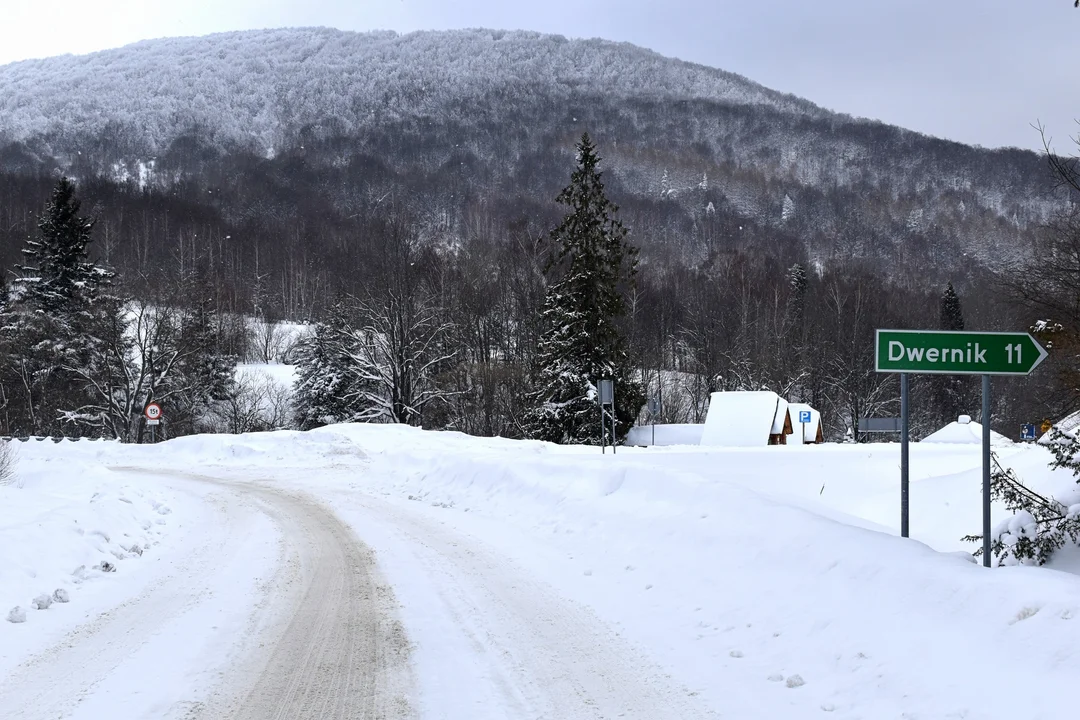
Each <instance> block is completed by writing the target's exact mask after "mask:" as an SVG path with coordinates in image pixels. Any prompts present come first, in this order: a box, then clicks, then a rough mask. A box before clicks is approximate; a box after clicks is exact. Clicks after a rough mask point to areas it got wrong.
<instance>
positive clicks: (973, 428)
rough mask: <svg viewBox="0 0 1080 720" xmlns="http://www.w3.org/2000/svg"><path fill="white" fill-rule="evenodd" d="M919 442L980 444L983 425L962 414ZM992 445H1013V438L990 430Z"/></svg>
mask: <svg viewBox="0 0 1080 720" xmlns="http://www.w3.org/2000/svg"><path fill="white" fill-rule="evenodd" d="M919 442H924V443H946V444H950V445H979V444H981V443H982V425H981V424H980V423H977V422H972V421H971V417H970V416H968V415H961V416H960V417H959V419H957V421H956V422H951V423H949V424H948V425H946V426H945V427H943V428H941V429H940V430H938V431H937V432H935V433H931V434H929V435H927V436H926V437H924V438H923V439H922V440H920V441H919ZM990 444H991V445H1012V440H1010V439H1009V438H1007V437H1005V436H1004V435H1002V434H1001V433H996V432H994V431H993V430H991V431H990Z"/></svg>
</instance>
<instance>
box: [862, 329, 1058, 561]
mask: <svg viewBox="0 0 1080 720" xmlns="http://www.w3.org/2000/svg"><path fill="white" fill-rule="evenodd" d="M1046 355H1047V352H1046V350H1045V348H1043V347H1042V346H1041V345H1039V343H1038V342H1036V340H1035V338H1033V337H1032V336H1031V335H1029V334H1028V333H1001V332H964V331H952V330H878V331H877V339H876V341H875V360H876V370H877V371H878V372H895V373H900V423H901V429H900V534H901V535H902V536H903V537H908V535H909V532H908V427H909V423H908V377H907V376H908V374H909V373H915V374H920V375H921V374H934V375H981V376H982V456H983V457H982V461H983V507H982V510H983V565H985V566H986V567H990V376H991V375H1027V374H1029V373H1030V372H1031V371H1032V370H1034V369H1035V368H1036V367H1038V366H1039V363H1041V362H1042V361H1043V360H1045V359H1046Z"/></svg>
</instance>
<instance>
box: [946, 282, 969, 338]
mask: <svg viewBox="0 0 1080 720" xmlns="http://www.w3.org/2000/svg"><path fill="white" fill-rule="evenodd" d="M941 329H942V330H963V329H964V311H963V308H961V307H960V297H959V296H958V295H957V294H956V290H955V289H953V284H952V283H949V286H948V287H946V288H945V292H944V293H943V294H942V295H941Z"/></svg>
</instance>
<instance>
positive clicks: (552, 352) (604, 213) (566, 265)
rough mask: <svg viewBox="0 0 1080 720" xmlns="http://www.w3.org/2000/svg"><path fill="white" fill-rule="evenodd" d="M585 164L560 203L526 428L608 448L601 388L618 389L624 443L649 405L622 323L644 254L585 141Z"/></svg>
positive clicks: (581, 153) (581, 161) (581, 159)
mask: <svg viewBox="0 0 1080 720" xmlns="http://www.w3.org/2000/svg"><path fill="white" fill-rule="evenodd" d="M577 148H578V156H577V160H578V164H577V168H576V169H575V170H574V172H573V174H572V175H571V178H570V184H569V185H568V186H567V187H566V188H565V189H564V190H563V191H562V192H561V193H560V194H559V196H558V198H557V199H558V201H559V202H560V203H562V204H564V205H566V206H567V207H568V212H567V214H566V216H565V217H564V218H563V221H562V223H560V224H559V226H558V227H557V228H555V229H554V230H553V231H552V239H553V240H554V241H555V244H556V247H557V249H556V251H555V256H554V258H553V259H552V264H551V266H550V267H549V276H550V278H551V284H550V285H549V287H548V291H547V296H546V298H545V301H544V310H543V322H544V328H545V329H544V333H543V336H542V338H541V341H540V346H539V348H538V349H539V358H538V365H539V367H538V374H537V377H536V382H535V390H534V392H533V393H532V396H531V400H532V403H531V404H532V409H531V410H530V412H529V414H528V417H527V418H526V425H527V430H528V432H529V434H530V435H531V436H532V437H535V438H538V439H542V440H548V441H552V442H562V443H592V444H598V443H599V441H600V434H599V433H600V429H599V419H598V418H599V408H598V405H597V399H596V396H595V383H596V381H597V380H600V379H612V380H614V381H615V393H616V397H615V401H616V402H615V405H616V410H617V419H618V423H617V430H616V432H617V435H618V436H619V437H620V438H621V437H623V436H625V434H626V432H627V431H628V430H629V428H630V425H631V424H632V423H633V421H634V419H635V418H636V416H637V414H638V411H639V410H640V406H641V404H642V401H643V395H642V391H641V388H640V387H639V385H638V384H637V382H636V381H634V380H633V379H632V373H631V364H630V358H629V356H628V354H627V351H626V347H625V341H624V338H623V334H622V331H621V328H620V327H619V321H620V320H621V319H622V317H623V316H624V314H625V312H626V306H625V301H624V298H623V294H624V292H625V291H626V289H627V288H628V287H629V285H630V284H631V283H632V282H633V279H634V276H635V274H636V272H637V250H636V249H635V248H634V247H633V246H632V245H631V244H630V243H629V242H628V241H627V238H626V235H627V231H626V228H625V227H623V225H622V223H621V222H620V221H619V220H618V219H616V217H615V214H616V212H617V211H618V207H617V206H616V205H614V204H613V203H612V202H611V201H610V200H608V198H607V196H606V195H605V193H604V185H603V182H602V173H601V172H600V170H599V165H600V158H599V156H598V155H597V154H596V148H595V146H594V145H593V143H592V141H591V140H590V139H589V136H588V134H586V135H584V136H583V137H582V139H581V142H580V143H579V144H578V146H577Z"/></svg>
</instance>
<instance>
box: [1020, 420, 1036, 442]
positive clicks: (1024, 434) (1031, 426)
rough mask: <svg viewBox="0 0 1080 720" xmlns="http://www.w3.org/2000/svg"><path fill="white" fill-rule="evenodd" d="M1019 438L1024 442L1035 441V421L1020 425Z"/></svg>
mask: <svg viewBox="0 0 1080 720" xmlns="http://www.w3.org/2000/svg"><path fill="white" fill-rule="evenodd" d="M1020 439H1021V440H1023V441H1024V442H1034V441H1035V423H1024V424H1023V425H1021V426H1020Z"/></svg>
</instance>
